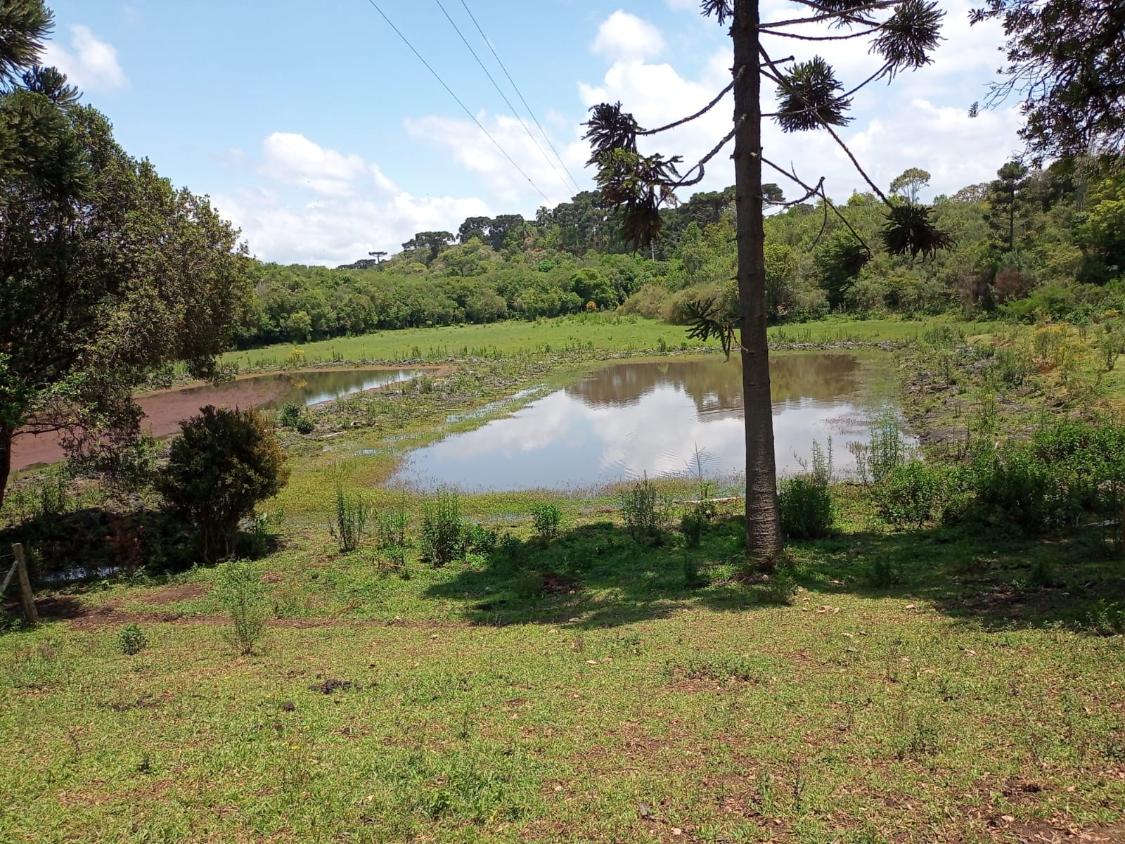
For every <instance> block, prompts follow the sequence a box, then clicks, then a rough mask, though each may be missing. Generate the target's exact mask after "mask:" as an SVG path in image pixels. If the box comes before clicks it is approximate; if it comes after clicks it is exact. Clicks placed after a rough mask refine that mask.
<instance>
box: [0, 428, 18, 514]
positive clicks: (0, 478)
mask: <svg viewBox="0 0 1125 844" xmlns="http://www.w3.org/2000/svg"><path fill="white" fill-rule="evenodd" d="M14 438H15V431H13V430H12V429H11V428H3V427H0V510H3V509H4V493H5V492H7V490H8V475H10V474H11V473H12V440H13V439H14Z"/></svg>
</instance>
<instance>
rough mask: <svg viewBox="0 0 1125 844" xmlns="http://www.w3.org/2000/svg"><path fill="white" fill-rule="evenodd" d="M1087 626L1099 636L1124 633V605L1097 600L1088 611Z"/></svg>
mask: <svg viewBox="0 0 1125 844" xmlns="http://www.w3.org/2000/svg"><path fill="white" fill-rule="evenodd" d="M1087 626H1088V627H1089V628H1090V629H1091V630H1093V631H1094V632H1095V633H1097V634H1099V635H1101V636H1117V635H1120V634H1122V633H1125V603H1122V602H1120V601H1107V600H1106V599H1105V598H1101V599H1099V600H1098V602H1097V603H1096V604H1094V606H1093V608H1092V609H1091V610H1090V613H1089V615H1088V617H1087Z"/></svg>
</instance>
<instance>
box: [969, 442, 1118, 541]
mask: <svg viewBox="0 0 1125 844" xmlns="http://www.w3.org/2000/svg"><path fill="white" fill-rule="evenodd" d="M972 484H973V487H974V491H975V494H976V496H977V499H978V501H979V502H980V503H981V504H982V505H984V506H985V507H987V508H990V509H992V510H994V511H996V512H997V513H999V514H1000V515H1003V516H1004V517H1005V518H1008V519H1010V520H1012V521H1013V522H1015V523H1016V524H1018V525H1019V526H1020V527H1021V528H1023V529H1024V530H1026V531H1028V532H1029V533H1041V532H1043V531H1050V530H1058V529H1067V528H1073V527H1075V526H1077V525H1078V524H1079V523H1080V520H1081V517H1082V516H1083V515H1092V516H1097V517H1100V518H1102V519H1109V520H1114V519H1119V518H1120V517H1121V514H1122V512H1123V511H1125V426H1122V425H1120V424H1115V423H1110V422H1105V423H1099V424H1089V423H1076V422H1063V423H1057V424H1048V425H1045V426H1043V427H1041V428H1040V429H1039V430H1038V431H1036V432H1035V435H1034V436H1033V437H1032V439H1031V441H1030V442H1013V443H1007V444H1005V445H1003V446H1001V447H999V448H996V449H983V450H982V451H980V452H979V453H978V454H977V455H976V456H975V458H974V463H973V468H972Z"/></svg>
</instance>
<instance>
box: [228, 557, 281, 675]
mask: <svg viewBox="0 0 1125 844" xmlns="http://www.w3.org/2000/svg"><path fill="white" fill-rule="evenodd" d="M215 593H216V595H217V597H218V599H219V601H220V602H221V603H222V605H223V607H224V608H225V609H226V611H227V614H228V615H229V616H230V631H229V638H230V641H231V643H232V644H234V645H235V647H237V648H238V650H239V653H241V654H243V655H249V654H251V653H253V651H254V646H255V645H256V644H257V643H258V641H259V640H260V639H261V638H262V634H263V633H264V632H265V629H266V615H267V611H268V608H267V603H266V590H265V586H264V585H263V584H262V579H261V577H259V576H258V573H257V572H256V571H255V570H254V567H253V565H251V564H250V563H248V562H245V561H242V560H232V561H231V562H229V563H224V564H223V565H221V566H220V567H219V570H218V576H217V579H216V583H215Z"/></svg>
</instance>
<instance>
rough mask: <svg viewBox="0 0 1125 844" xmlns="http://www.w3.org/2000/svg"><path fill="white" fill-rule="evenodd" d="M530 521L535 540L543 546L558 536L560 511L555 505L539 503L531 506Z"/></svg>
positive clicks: (560, 518)
mask: <svg viewBox="0 0 1125 844" xmlns="http://www.w3.org/2000/svg"><path fill="white" fill-rule="evenodd" d="M531 521H532V525H533V526H534V528H535V536H536V538H537V539H538V540H539V541H540V542H541V543H543V544H544V545H549V544H550V543H551V541H552V540H554V539H555V538H556V537H557V536H558V535H559V525H560V524H562V511H561V510H559V508H558V505H556V504H551V503H550V502H547V501H540V502H537V503H536V504H533V505H532V506H531Z"/></svg>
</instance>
